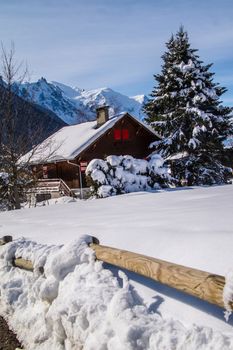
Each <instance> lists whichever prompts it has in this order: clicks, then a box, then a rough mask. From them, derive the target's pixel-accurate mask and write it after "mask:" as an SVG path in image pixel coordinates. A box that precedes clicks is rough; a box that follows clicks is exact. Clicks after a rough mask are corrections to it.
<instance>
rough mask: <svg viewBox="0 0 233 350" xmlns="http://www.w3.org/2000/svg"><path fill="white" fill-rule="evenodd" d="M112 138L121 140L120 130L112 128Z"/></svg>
mask: <svg viewBox="0 0 233 350" xmlns="http://www.w3.org/2000/svg"><path fill="white" fill-rule="evenodd" d="M114 140H121V130H120V129H114Z"/></svg>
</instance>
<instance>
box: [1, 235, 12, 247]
mask: <svg viewBox="0 0 233 350" xmlns="http://www.w3.org/2000/svg"><path fill="white" fill-rule="evenodd" d="M9 242H12V236H3V237H2V238H0V246H1V245H5V244H6V243H9Z"/></svg>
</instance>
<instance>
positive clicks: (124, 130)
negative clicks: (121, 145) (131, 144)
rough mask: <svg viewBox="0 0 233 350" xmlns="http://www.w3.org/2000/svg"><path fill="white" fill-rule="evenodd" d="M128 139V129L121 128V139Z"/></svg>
mask: <svg viewBox="0 0 233 350" xmlns="http://www.w3.org/2000/svg"><path fill="white" fill-rule="evenodd" d="M128 139H129V130H128V129H123V130H122V140H128Z"/></svg>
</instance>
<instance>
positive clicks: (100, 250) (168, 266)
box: [90, 243, 233, 309]
mask: <svg viewBox="0 0 233 350" xmlns="http://www.w3.org/2000/svg"><path fill="white" fill-rule="evenodd" d="M90 247H91V248H92V249H93V250H94V251H95V253H96V258H97V259H98V260H102V261H104V262H106V263H109V264H112V265H116V266H118V267H121V268H124V269H127V270H129V271H132V272H136V273H138V274H140V275H142V276H145V277H148V278H151V279H152V280H155V281H158V282H160V283H163V284H165V285H167V286H170V287H173V288H176V289H177V290H180V291H182V292H185V293H188V294H190V295H192V296H195V297H198V298H200V299H202V300H205V301H208V302H209V303H212V304H215V305H218V306H220V307H222V308H224V303H223V288H224V285H225V278H224V277H223V276H219V275H215V274H211V273H209V272H205V271H201V270H197V269H193V268H191V267H186V266H182V265H177V264H173V263H170V262H167V261H164V260H160V259H155V258H151V257H148V256H145V255H141V254H136V253H132V252H128V251H125V250H121V249H115V248H110V247H106V246H102V245H98V244H95V243H92V244H90ZM230 306H231V308H232V309H233V303H231V305H230Z"/></svg>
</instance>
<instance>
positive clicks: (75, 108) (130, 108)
mask: <svg viewBox="0 0 233 350" xmlns="http://www.w3.org/2000/svg"><path fill="white" fill-rule="evenodd" d="M17 94H18V95H19V96H20V97H22V98H24V99H26V100H28V101H33V102H34V103H36V104H38V105H40V106H42V107H43V108H46V109H48V110H50V111H52V112H53V113H55V114H56V115H57V116H58V117H59V118H60V119H62V120H63V121H64V122H65V123H66V124H68V125H74V124H79V123H83V122H85V121H92V120H95V119H96V108H97V107H99V106H101V105H108V106H109V107H110V116H112V115H114V114H118V113H121V112H129V113H131V114H133V115H134V116H135V117H137V118H139V119H140V120H142V119H144V114H143V112H142V105H143V103H144V102H145V101H146V100H147V98H146V96H145V95H138V96H133V97H128V96H126V95H123V94H121V93H119V92H117V91H114V90H113V89H111V88H109V87H104V88H99V89H92V90H84V89H81V88H79V87H71V86H68V85H66V84H63V83H60V82H56V81H52V82H48V81H47V80H46V79H45V78H41V79H39V80H38V81H36V82H24V83H22V84H18V85H17Z"/></svg>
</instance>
